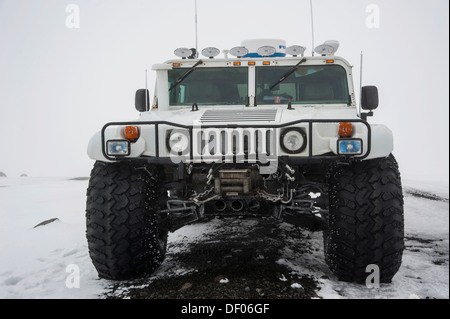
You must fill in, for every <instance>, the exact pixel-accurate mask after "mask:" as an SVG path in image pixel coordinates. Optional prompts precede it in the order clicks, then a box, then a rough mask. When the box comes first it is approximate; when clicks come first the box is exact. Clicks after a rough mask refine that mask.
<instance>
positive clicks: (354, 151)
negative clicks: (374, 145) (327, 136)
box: [338, 139, 362, 155]
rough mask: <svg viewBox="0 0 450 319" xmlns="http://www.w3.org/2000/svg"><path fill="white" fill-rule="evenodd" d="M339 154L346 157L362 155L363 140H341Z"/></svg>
mask: <svg viewBox="0 0 450 319" xmlns="http://www.w3.org/2000/svg"><path fill="white" fill-rule="evenodd" d="M338 152H339V154H344V155H359V154H362V140H360V139H358V140H339V141H338Z"/></svg>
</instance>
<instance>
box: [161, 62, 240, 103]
mask: <svg viewBox="0 0 450 319" xmlns="http://www.w3.org/2000/svg"><path fill="white" fill-rule="evenodd" d="M185 73H186V69H182V68H180V69H173V70H169V88H171V87H172V85H174V83H175V82H176V81H177V79H179V78H180V77H181V76H183V74H185ZM169 96H170V105H172V106H178V105H189V106H190V105H192V104H193V103H197V104H198V105H202V104H203V105H224V104H225V105H245V104H246V103H247V96H248V68H246V67H245V68H244V67H239V68H222V67H220V68H197V69H196V70H195V72H192V73H191V74H190V75H189V77H187V78H185V79H184V80H183V81H182V82H181V83H180V84H179V85H178V86H176V87H174V88H173V89H172V90H171V91H170V92H169Z"/></svg>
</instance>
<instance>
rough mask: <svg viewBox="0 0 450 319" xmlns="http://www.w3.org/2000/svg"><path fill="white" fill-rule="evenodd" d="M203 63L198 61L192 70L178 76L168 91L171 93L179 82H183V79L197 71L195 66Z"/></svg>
mask: <svg viewBox="0 0 450 319" xmlns="http://www.w3.org/2000/svg"><path fill="white" fill-rule="evenodd" d="M202 63H203V61H202V60H199V61H198V62H197V63H195V64H194V66H193V67H192V68H190V69H189V70H187V71H186V73H184V74H183V75H182V76H180V77H179V78H178V79H177V80H176V81H175V83H173V84H172V85H171V86H170V89H169V91H172V90H173V89H174V88H176V87H177V86H178V85H179V84H180V83H181V82H183V81H184V79H185V78H187V77H188V76H189V75H191V73H192V72H194V71H195V70H196V69H197V66H199V65H200V64H202Z"/></svg>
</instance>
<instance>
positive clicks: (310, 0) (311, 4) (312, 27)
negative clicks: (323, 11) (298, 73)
mask: <svg viewBox="0 0 450 319" xmlns="http://www.w3.org/2000/svg"><path fill="white" fill-rule="evenodd" d="M309 4H310V7H311V33H312V37H311V38H312V56H314V12H313V3H312V0H309Z"/></svg>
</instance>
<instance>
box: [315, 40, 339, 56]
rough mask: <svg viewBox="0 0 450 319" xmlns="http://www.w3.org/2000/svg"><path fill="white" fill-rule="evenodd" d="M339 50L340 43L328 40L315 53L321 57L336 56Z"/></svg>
mask: <svg viewBox="0 0 450 319" xmlns="http://www.w3.org/2000/svg"><path fill="white" fill-rule="evenodd" d="M338 48H339V41H335V40H328V41H325V42H324V43H323V44H321V45H319V46H317V47H316V48H315V49H314V51H315V52H316V53H317V54H320V55H334V54H335V53H336V51H337V50H338Z"/></svg>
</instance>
